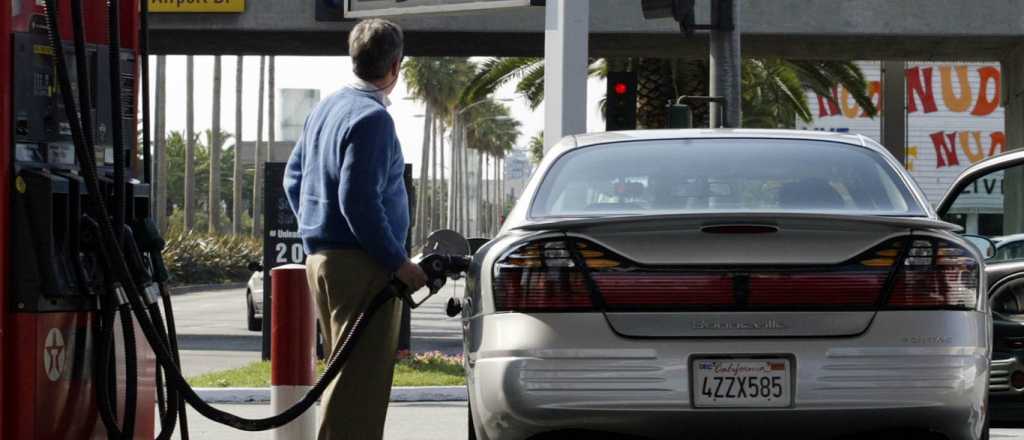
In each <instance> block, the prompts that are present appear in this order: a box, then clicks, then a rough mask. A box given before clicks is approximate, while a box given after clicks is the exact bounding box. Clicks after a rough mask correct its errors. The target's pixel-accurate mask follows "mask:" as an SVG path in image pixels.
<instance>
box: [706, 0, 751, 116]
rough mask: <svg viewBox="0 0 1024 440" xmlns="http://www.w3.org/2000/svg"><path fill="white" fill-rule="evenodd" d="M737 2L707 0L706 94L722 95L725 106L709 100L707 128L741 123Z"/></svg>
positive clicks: (735, 0)
mask: <svg viewBox="0 0 1024 440" xmlns="http://www.w3.org/2000/svg"><path fill="white" fill-rule="evenodd" d="M739 18H740V2H739V1H737V0H711V23H712V26H711V38H710V44H711V78H710V81H709V82H708V84H709V85H710V90H709V95H711V96H721V97H724V98H725V109H724V110H723V109H722V108H721V104H718V103H716V102H714V101H712V102H711V107H710V110H711V127H712V128H714V127H719V126H721V127H726V128H738V127H740V125H741V124H742V122H743V116H742V108H741V106H742V104H741V99H740V93H741V90H740V69H741V63H742V60H741V57H740V26H739Z"/></svg>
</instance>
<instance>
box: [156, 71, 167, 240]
mask: <svg viewBox="0 0 1024 440" xmlns="http://www.w3.org/2000/svg"><path fill="white" fill-rule="evenodd" d="M155 101H156V118H154V119H156V121H154V124H153V125H154V129H155V130H154V131H155V132H156V133H155V134H156V136H155V139H153V140H154V146H155V148H156V166H157V173H156V174H157V176H158V179H157V181H156V212H154V213H153V214H154V215H155V217H156V222H157V225H158V226H159V227H160V232H161V233H164V232H167V170H168V167H167V56H166V55H159V56H157V57H156V100H155Z"/></svg>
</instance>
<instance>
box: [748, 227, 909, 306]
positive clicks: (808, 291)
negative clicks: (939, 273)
mask: <svg viewBox="0 0 1024 440" xmlns="http://www.w3.org/2000/svg"><path fill="white" fill-rule="evenodd" d="M902 246H903V242H901V241H899V240H892V241H889V242H886V243H885V244H882V245H881V246H878V247H876V248H874V249H872V250H869V251H867V252H865V253H864V254H861V255H860V256H858V257H856V258H854V259H853V260H852V261H849V262H847V263H844V264H841V265H838V266H829V267H823V268H817V269H811V268H809V269H795V270H790V271H757V272H754V273H752V274H751V275H750V287H749V291H750V296H749V300H748V304H749V305H751V306H754V307H761V306H764V307H780V306H794V307H873V306H876V305H877V304H878V302H879V298H880V297H881V296H882V293H883V292H884V291H885V283H886V280H887V279H888V278H889V274H890V273H891V272H892V268H893V266H895V265H896V259H897V257H898V256H899V252H900V248H901V247H902Z"/></svg>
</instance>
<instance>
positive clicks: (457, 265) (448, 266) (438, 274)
mask: <svg viewBox="0 0 1024 440" xmlns="http://www.w3.org/2000/svg"><path fill="white" fill-rule="evenodd" d="M412 261H413V262H414V263H416V264H418V265H419V266H420V268H421V269H423V272H424V273H426V274H427V284H426V287H427V289H428V290H429V293H428V294H427V295H426V296H424V297H423V298H422V299H419V300H417V299H415V298H413V293H414V292H408V289H403V290H404V293H403V294H402V299H403V300H405V301H406V302H407V303H409V306H410V307H412V308H414V309H415V308H417V307H419V306H420V305H422V304H423V303H424V302H426V301H427V300H428V299H430V297H432V296H434V295H435V294H437V292H439V291H440V290H441V288H443V287H444V285H445V283H446V282H447V281H448V279H449V278H452V279H458V278H459V277H461V276H462V273H463V272H465V271H466V269H468V268H469V262H470V258H469V257H468V256H461V255H440V254H427V255H417V256H415V257H413V259H412Z"/></svg>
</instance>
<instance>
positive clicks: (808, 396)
mask: <svg viewBox="0 0 1024 440" xmlns="http://www.w3.org/2000/svg"><path fill="white" fill-rule="evenodd" d="M1013 159H1015V160H1017V161H1020V162H1024V155H1017V156H1014V158H1013ZM970 173H971V171H968V172H967V173H965V174H970ZM951 197H953V198H955V197H956V194H953V195H952V196H951ZM958 230H959V228H958V227H957V226H956V225H953V224H951V223H948V222H945V221H942V220H941V219H940V218H939V215H938V214H937V212H936V211H935V210H934V209H933V208H932V207H931V205H930V204H929V203H928V201H927V200H926V198H925V196H924V195H923V194H922V192H921V191H920V189H919V188H918V187H917V185H916V183H915V182H914V181H913V179H912V178H911V177H910V175H909V173H908V172H907V171H906V170H905V169H904V168H903V167H902V166H901V165H900V163H899V162H897V161H896V160H895V159H894V158H893V157H892V156H891V155H890V154H889V153H888V152H887V151H886V150H885V149H884V148H882V147H881V146H880V145H878V144H877V143H875V142H874V141H872V140H870V139H868V138H866V137H863V136H853V135H843V134H834V133H823V132H799V131H775V130H661V131H639V132H614V133H603V134H591V135H580V136H571V137H567V138H565V139H563V140H562V141H561V142H560V143H559V144H558V146H556V147H554V148H553V149H552V150H550V151H549V152H548V153H547V154H546V155H545V157H544V160H543V161H542V163H541V164H540V167H539V169H538V171H537V172H536V173H535V175H534V177H533V179H532V180H531V181H530V183H529V185H528V186H527V188H526V190H525V191H524V193H523V197H522V198H521V199H520V200H519V202H518V204H517V205H516V207H515V208H514V209H513V211H512V212H511V213H510V214H509V216H508V220H507V221H506V223H505V224H504V226H503V228H502V229H501V231H500V232H499V234H498V235H497V236H496V237H494V238H493V239H492V240H491V241H490V242H488V243H487V244H486V245H485V246H484V247H482V248H480V249H479V250H478V251H477V252H476V254H475V255H474V258H473V265H472V269H471V270H470V272H469V273H468V277H467V283H466V284H467V289H466V298H464V299H463V304H464V305H465V306H464V309H463V311H462V314H463V319H464V321H463V322H464V324H463V325H464V338H465V339H464V344H465V353H466V374H467V383H468V386H469V400H470V405H469V406H470V416H471V422H470V423H471V427H472V429H471V431H472V434H471V438H480V439H488V440H494V439H528V438H538V437H535V436H544V435H548V436H551V438H565V436H569V435H578V436H580V437H579V438H622V437H626V436H636V437H639V438H665V439H675V438H680V436H684V435H685V436H693V437H695V438H705V437H706V438H735V437H739V438H749V437H750V436H751V435H757V436H768V437H773V438H774V437H776V436H789V437H787V438H829V437H841V436H842V437H844V438H848V437H846V436H862V437H863V438H883V437H882V436H884V435H890V434H891V435H897V436H898V437H884V438H915V439H916V438H948V439H981V438H987V436H988V430H987V415H986V409H987V407H986V405H987V402H988V391H989V361H990V354H991V351H992V338H993V336H992V330H991V329H992V321H991V319H992V318H991V315H990V310H989V301H988V296H987V295H986V292H987V288H986V279H985V276H984V269H985V263H984V257H985V256H986V255H987V254H988V253H989V252H991V249H979V248H978V247H977V246H976V245H974V244H972V243H971V242H969V241H968V240H967V239H965V238H964V237H962V236H961V235H960V234H958V233H957V231H958ZM985 243H987V241H981V245H979V246H982V247H984V244H985ZM544 438H548V437H544ZM573 438H576V437H573ZM630 438H632V437H630ZM858 438H859V437H858Z"/></svg>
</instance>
